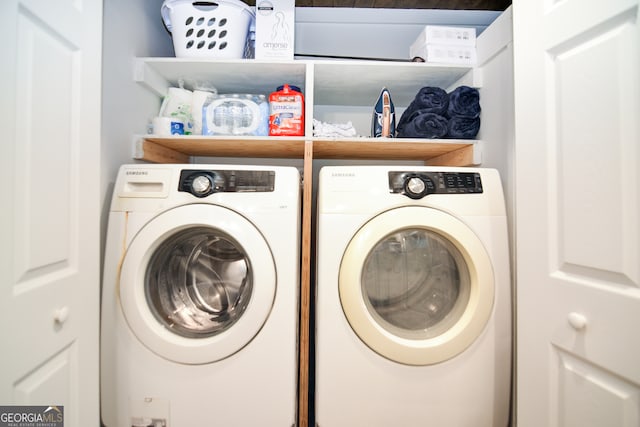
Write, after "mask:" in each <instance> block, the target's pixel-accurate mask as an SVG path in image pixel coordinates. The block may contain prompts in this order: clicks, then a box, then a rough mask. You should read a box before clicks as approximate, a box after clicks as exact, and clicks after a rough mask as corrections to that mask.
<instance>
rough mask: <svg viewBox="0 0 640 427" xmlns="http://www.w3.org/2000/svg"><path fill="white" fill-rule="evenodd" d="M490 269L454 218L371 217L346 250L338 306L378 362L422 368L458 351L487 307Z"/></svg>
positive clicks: (411, 211)
mask: <svg viewBox="0 0 640 427" xmlns="http://www.w3.org/2000/svg"><path fill="white" fill-rule="evenodd" d="M493 282H494V280H493V269H492V267H491V262H490V260H489V256H488V254H487V252H486V250H485V249H484V246H483V245H482V243H481V242H480V240H479V239H478V237H477V236H476V235H475V233H474V232H473V231H472V230H471V229H470V228H469V227H468V226H467V225H465V224H464V223H463V222H462V221H460V220H459V219H457V218H455V217H453V216H451V215H449V214H447V213H444V212H442V211H439V210H436V209H432V208H425V207H402V208H396V209H392V210H390V211H387V212H384V213H382V214H380V215H378V216H376V217H374V218H372V219H371V220H370V221H369V222H368V223H367V224H365V225H364V226H363V227H362V228H361V229H360V230H358V232H357V233H356V234H355V235H354V237H353V239H352V240H351V242H350V243H349V245H348V246H347V249H346V250H345V253H344V256H343V259H342V263H341V266H340V275H339V291H340V299H341V303H342V306H343V310H344V313H345V315H346V317H347V320H348V321H349V323H350V325H351V327H352V328H353V330H354V331H355V332H356V334H357V335H358V336H359V337H360V339H361V340H362V341H363V342H364V343H365V344H366V345H368V346H369V347H370V348H372V349H373V350H374V351H376V352H377V353H379V354H380V355H382V356H384V357H386V358H388V359H391V360H394V361H396V362H399V363H404V364H409V365H428V364H434V363H439V362H442V361H444V360H447V359H450V358H452V357H454V356H456V355H457V354H460V353H461V352H463V351H464V350H465V349H466V348H467V347H468V346H469V345H471V344H472V343H473V341H475V339H477V337H478V336H479V335H480V334H481V333H482V331H483V329H484V327H485V325H486V324H487V321H488V319H489V317H490V314H491V311H492V308H493V298H494V283H493Z"/></svg>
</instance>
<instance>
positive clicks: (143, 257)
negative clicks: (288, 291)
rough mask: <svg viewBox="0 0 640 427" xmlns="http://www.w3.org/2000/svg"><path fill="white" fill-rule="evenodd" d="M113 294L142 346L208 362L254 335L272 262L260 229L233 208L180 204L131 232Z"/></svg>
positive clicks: (264, 313) (264, 312) (271, 288)
mask: <svg viewBox="0 0 640 427" xmlns="http://www.w3.org/2000/svg"><path fill="white" fill-rule="evenodd" d="M119 292H120V303H121V305H122V310H123V313H124V316H125V318H126V320H127V323H128V324H129V327H130V329H131V331H132V332H133V333H134V335H135V336H136V337H137V339H138V340H139V341H140V342H142V343H143V344H144V345H145V346H146V347H147V348H149V349H150V350H151V351H153V352H154V353H156V354H158V355H159V356H161V357H164V358H166V359H168V360H172V361H175V362H179V363H185V364H202V363H210V362H215V361H217V360H220V359H223V358H225V357H228V356H230V355H232V354H234V353H236V352H237V351H239V350H241V349H242V348H243V347H244V346H246V345H247V344H249V343H250V342H251V340H252V339H253V338H254V337H255V336H256V335H257V334H258V333H259V331H260V329H261V328H262V326H263V325H264V323H265V322H266V320H267V318H268V316H269V313H270V312H271V308H272V306H273V302H274V298H275V292H276V272H275V263H274V260H273V255H272V253H271V250H270V248H269V245H268V244H267V242H266V241H265V239H264V237H263V235H262V233H260V231H259V230H258V229H257V228H256V227H255V226H254V225H253V224H252V223H251V222H250V221H249V220H248V219H246V218H245V217H243V216H242V215H240V214H239V213H237V212H234V211H232V210H230V209H227V208H224V207H221V206H215V205H207V204H193V205H185V206H180V207H177V208H174V209H171V210H169V211H166V212H163V213H161V214H160V215H158V216H156V217H155V218H153V219H152V220H151V221H149V222H148V223H147V224H145V225H144V226H143V227H142V228H141V230H140V231H139V232H138V233H137V234H136V235H135V236H134V237H133V239H132V241H131V243H130V245H129V247H128V249H127V251H126V253H125V255H124V260H123V263H122V269H121V274H120V289H119Z"/></svg>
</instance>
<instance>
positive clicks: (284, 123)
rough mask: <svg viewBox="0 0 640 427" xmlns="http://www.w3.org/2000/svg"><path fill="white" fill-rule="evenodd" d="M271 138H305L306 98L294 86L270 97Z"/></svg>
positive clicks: (277, 91)
mask: <svg viewBox="0 0 640 427" xmlns="http://www.w3.org/2000/svg"><path fill="white" fill-rule="evenodd" d="M269 136H304V96H303V95H302V92H300V88H299V87H297V86H293V85H288V84H285V85H282V86H278V88H277V89H276V91H275V92H273V93H272V94H271V95H269Z"/></svg>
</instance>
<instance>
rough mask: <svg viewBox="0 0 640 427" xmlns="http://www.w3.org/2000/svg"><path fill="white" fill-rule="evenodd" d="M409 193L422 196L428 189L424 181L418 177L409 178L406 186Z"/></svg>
mask: <svg viewBox="0 0 640 427" xmlns="http://www.w3.org/2000/svg"><path fill="white" fill-rule="evenodd" d="M406 188H407V191H408V192H409V193H412V194H422V192H424V189H425V188H426V186H425V184H424V181H423V180H421V179H420V178H418V177H413V178H409V180H408V181H407V185H406Z"/></svg>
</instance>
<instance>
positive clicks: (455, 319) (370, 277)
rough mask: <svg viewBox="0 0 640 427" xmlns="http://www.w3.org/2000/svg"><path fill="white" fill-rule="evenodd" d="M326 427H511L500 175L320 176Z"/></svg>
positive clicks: (471, 171) (370, 169) (319, 415)
mask: <svg viewBox="0 0 640 427" xmlns="http://www.w3.org/2000/svg"><path fill="white" fill-rule="evenodd" d="M318 191H319V194H318V218H317V220H318V223H317V236H318V237H317V282H316V286H317V291H316V292H317V294H316V387H315V417H316V424H317V425H318V426H320V427H339V426H345V427H347V426H349V427H352V426H367V427H376V426H380V427H382V426H385V427H387V426H402V427H423V426H434V427H478V426H482V427H506V426H507V425H508V420H509V403H510V380H511V291H510V272H509V254H508V237H507V219H506V215H505V204H504V198H503V193H502V186H501V183H500V178H499V176H498V173H497V171H495V170H490V169H481V168H447V167H426V166H422V167H411V166H408V167H405V166H392V167H389V166H384V167H380V166H342V167H324V168H323V169H321V171H320V177H319V190H318Z"/></svg>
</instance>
